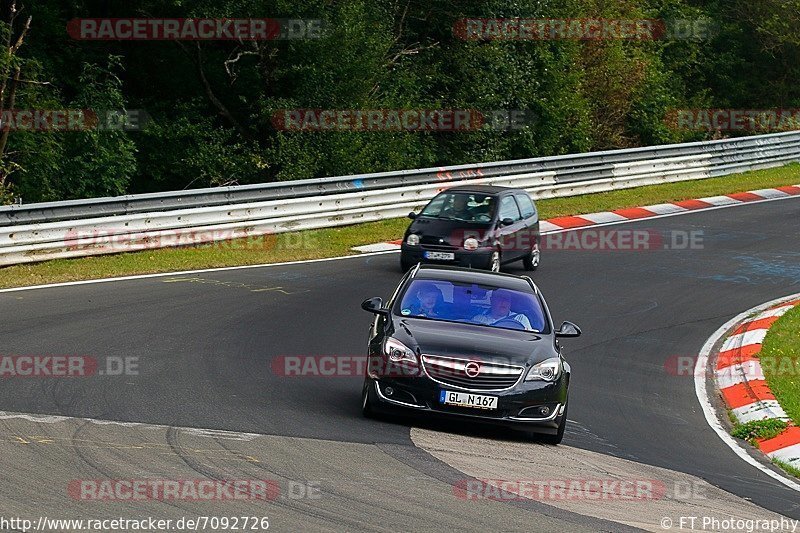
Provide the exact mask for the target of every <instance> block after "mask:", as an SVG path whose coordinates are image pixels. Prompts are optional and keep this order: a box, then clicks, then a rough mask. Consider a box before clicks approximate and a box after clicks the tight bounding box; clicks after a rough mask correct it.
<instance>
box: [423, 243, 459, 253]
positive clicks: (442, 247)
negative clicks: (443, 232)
mask: <svg viewBox="0 0 800 533" xmlns="http://www.w3.org/2000/svg"><path fill="white" fill-rule="evenodd" d="M422 249H423V250H426V251H428V252H455V251H456V250H458V248H457V247H455V246H450V245H449V244H423V245H422Z"/></svg>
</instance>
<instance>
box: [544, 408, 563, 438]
mask: <svg viewBox="0 0 800 533" xmlns="http://www.w3.org/2000/svg"><path fill="white" fill-rule="evenodd" d="M566 428H567V406H566V405H565V406H564V414H563V415H561V422H560V423H559V424H558V433H556V434H555V435H542V436H541V437H540V440H541V441H542V442H544V443H545V444H553V445H556V444H561V441H562V440H563V439H564V430H565V429H566Z"/></svg>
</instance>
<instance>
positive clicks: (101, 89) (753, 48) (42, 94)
mask: <svg viewBox="0 0 800 533" xmlns="http://www.w3.org/2000/svg"><path fill="white" fill-rule="evenodd" d="M0 5H2V13H0V15H2V16H3V17H4V18H5V20H6V23H5V25H4V26H3V27H2V31H3V32H4V34H3V35H0V41H3V42H5V45H3V46H2V50H0V55H2V57H0V70H2V71H3V76H4V78H5V79H6V80H7V83H5V84H3V87H2V88H0V89H1V90H2V92H0V103H2V106H3V109H11V108H15V109H98V110H103V109H116V110H119V109H137V110H139V109H141V110H145V111H146V113H147V115H148V116H149V117H150V121H149V123H148V125H147V127H145V128H144V129H143V130H142V131H126V130H116V131H81V132H63V131H62V132H58V131H47V132H40V131H39V132H37V131H10V132H5V135H4V136H3V137H5V139H2V138H0V147H1V148H2V149H0V157H2V158H1V159H0V203H2V202H3V201H9V200H10V198H11V197H12V196H20V197H22V198H23V200H24V201H25V202H26V203H29V202H34V201H46V200H58V199H69V198H81V197H90V196H104V195H117V194H123V193H128V192H144V191H161V190H175V189H183V188H187V187H191V188H196V187H206V186H214V185H220V184H229V183H239V184H245V183H258V182H267V181H275V180H293V179H302V178H312V177H320V176H328V175H343V174H354V173H364V172H375V171H384V170H397V169H402V168H415V167H426V166H437V165H446V164H458V163H467V162H477V161H489V160H501V159H512V158H522V157H532V156H538V155H552V154H563V153H570V152H578V151H586V150H595V149H607V148H616V147H628V146H636V145H643V144H657V143H667V142H679V141H684V140H695V139H701V138H706V137H708V136H709V134H708V133H698V132H688V131H677V130H675V129H671V128H669V127H668V125H667V124H666V123H665V120H664V117H665V115H666V114H667V113H668V111H669V110H670V109H674V108H715V107H734V108H745V109H748V108H749V109H752V108H772V107H785V108H789V107H800V83H799V82H800V37H798V36H800V0H757V1H753V0H481V1H478V0H347V1H336V2H334V1H331V0H195V1H191V2H189V1H187V0H137V1H131V0H17V2H16V12H12V11H13V6H14V2H12V1H11V0H0ZM28 17H30V28H29V29H27V30H25V26H26V23H27V20H28ZM75 17H239V18H249V17H276V18H304V19H321V20H323V21H324V23H325V27H324V30H323V33H322V37H321V38H319V39H304V40H276V41H260V42H244V43H239V42H231V41H214V42H201V43H198V42H195V41H183V42H174V41H172V42H170V41H157V42H141V41H134V42H123V41H81V40H75V39H73V38H71V37H70V35H69V34H68V32H67V21H69V20H70V19H73V18H75ZM463 17H524V18H536V19H542V18H573V17H603V18H628V19H632V18H646V19H669V20H675V19H682V20H698V19H708V20H711V21H713V22H714V24H715V26H716V30H717V31H716V32H715V35H714V36H713V37H710V38H697V39H679V40H669V39H665V40H656V41H626V40H602V41H599V40H593V41H578V40H533V41H530V40H527V41H526V40H517V41H500V40H464V39H460V38H457V37H456V36H454V31H453V28H454V23H455V22H456V21H457V20H458V19H460V18H463ZM12 19H13V20H12ZM20 36H23V37H24V39H22V41H21V42H19V46H18V47H17V46H15V45H16V44H17V42H18V38H19V37H20ZM12 87H13V89H14V90H13V93H14V94H13V95H12V94H11V92H12ZM295 108H306V109H397V108H400V109H410V108H414V109H478V110H496V109H518V110H528V111H529V112H530V113H531V116H534V117H535V120H534V121H532V122H531V123H530V124H529V125H528V126H527V127H525V128H520V129H518V130H513V131H497V130H488V129H487V130H480V131H474V132H469V133H466V132H458V133H456V132H449V133H447V132H424V133H420V132H402V131H385V132H354V131H350V132H292V131H279V130H277V129H276V128H275V126H274V124H273V122H272V120H271V119H272V117H273V114H274V113H275V112H276V111H278V110H281V109H295ZM6 141H7V145H6Z"/></svg>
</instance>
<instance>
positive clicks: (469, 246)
mask: <svg viewBox="0 0 800 533" xmlns="http://www.w3.org/2000/svg"><path fill="white" fill-rule="evenodd" d="M464 249H465V250H477V249H478V239H475V238H473V237H470V238H469V239H466V240H465V241H464Z"/></svg>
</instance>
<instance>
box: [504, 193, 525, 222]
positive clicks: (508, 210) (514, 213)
mask: <svg viewBox="0 0 800 533" xmlns="http://www.w3.org/2000/svg"><path fill="white" fill-rule="evenodd" d="M498 218H499V219H500V220H504V219H506V218H510V219H511V220H513V221H515V222H516V221H517V220H521V219H522V215H521V214H520V212H519V207H517V202H516V201H514V197H513V196H503V199H502V200H500V216H499V217H498Z"/></svg>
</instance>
